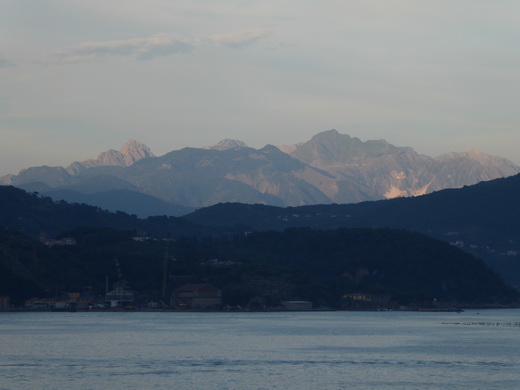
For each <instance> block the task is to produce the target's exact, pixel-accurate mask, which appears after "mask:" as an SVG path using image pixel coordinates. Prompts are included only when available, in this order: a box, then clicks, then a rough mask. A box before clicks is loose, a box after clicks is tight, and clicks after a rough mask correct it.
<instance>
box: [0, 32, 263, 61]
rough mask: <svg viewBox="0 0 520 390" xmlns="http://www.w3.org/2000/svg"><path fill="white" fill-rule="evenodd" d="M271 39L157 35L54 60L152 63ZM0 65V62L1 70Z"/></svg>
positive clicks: (74, 50) (73, 51) (83, 46)
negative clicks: (199, 49)
mask: <svg viewBox="0 0 520 390" xmlns="http://www.w3.org/2000/svg"><path fill="white" fill-rule="evenodd" d="M268 35H270V32H269V31H266V30H244V31H235V32H231V33H227V34H215V35H211V36H209V37H204V38H198V39H193V40H192V41H189V40H185V39H184V40H182V39H178V38H172V37H170V36H167V35H155V36H152V37H147V38H134V39H126V40H118V41H101V42H83V43H80V44H79V45H77V46H75V47H70V48H67V49H64V50H61V51H59V52H57V53H55V54H54V57H55V58H58V59H60V60H65V61H67V62H84V61H89V60H96V59H102V58H108V57H130V58H135V59H137V60H151V59H153V58H155V57H164V56H171V55H174V54H178V53H189V52H191V51H193V49H194V48H195V46H196V45H199V44H201V43H210V44H212V45H219V46H221V45H222V46H229V47H233V48H237V49H240V48H243V47H246V46H249V45H252V44H254V43H255V42H257V41H258V40H260V39H262V38H264V37H266V36H268ZM0 61H1V60H0ZM6 63H7V62H6ZM1 64H2V63H1V62H0V66H1Z"/></svg>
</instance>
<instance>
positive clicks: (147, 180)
mask: <svg viewBox="0 0 520 390" xmlns="http://www.w3.org/2000/svg"><path fill="white" fill-rule="evenodd" d="M519 172H520V167H518V166H516V165H515V164H513V163H512V162H511V161H509V160H506V159H503V158H501V157H496V156H490V155H487V154H485V153H482V152H479V151H475V150H472V151H469V152H466V153H447V154H444V155H442V156H440V157H437V158H432V157H429V156H426V155H422V154H418V153H417V152H415V150H414V149H412V148H410V147H398V146H394V145H392V144H390V143H388V142H387V141H385V140H371V141H365V142H363V141H361V140H360V139H358V138H355V137H351V136H349V135H346V134H340V133H338V132H337V131H336V130H329V131H325V132H322V133H319V134H317V135H315V136H314V137H313V138H312V139H311V140H309V141H306V142H300V143H298V144H295V145H289V146H288V145H284V146H281V147H275V146H272V145H267V146H265V147H264V148H261V149H254V148H250V147H248V146H247V145H246V144H245V143H243V142H241V141H237V140H230V139H226V140H224V141H221V142H220V143H218V144H217V145H214V146H209V147H205V148H184V149H181V150H176V151H172V152H170V153H167V154H165V155H163V156H160V157H156V156H155V155H154V154H153V153H152V152H151V150H150V149H149V148H148V147H147V146H146V145H144V144H142V143H141V142H139V141H135V140H130V141H128V142H127V143H126V144H125V145H124V146H123V147H122V148H121V150H119V151H115V150H109V151H107V152H104V153H101V154H100V155H99V156H98V158H97V159H96V160H87V161H83V162H75V163H72V164H71V165H69V166H68V167H67V168H63V167H33V168H28V169H24V170H22V171H21V172H20V173H19V174H18V175H8V176H5V177H3V178H0V184H8V185H14V186H19V187H21V188H24V189H28V190H37V191H39V192H41V193H43V194H49V195H50V196H58V194H60V193H61V196H66V192H63V191H62V190H67V191H74V192H77V193H80V194H95V193H96V192H103V193H104V195H103V198H104V199H105V204H111V205H117V204H118V202H117V200H118V198H115V199H114V200H112V201H110V202H109V201H108V200H107V199H106V196H107V193H111V192H110V191H113V190H127V191H134V192H137V193H142V194H145V195H147V196H148V198H143V201H144V202H145V203H146V202H152V203H154V206H153V207H151V206H150V207H143V209H141V208H140V206H141V205H143V206H144V203H142V204H141V203H140V202H138V203H136V204H133V205H132V204H129V203H128V202H127V203H126V204H125V206H124V207H125V208H123V204H124V202H119V204H121V209H122V211H126V212H129V213H132V214H137V215H141V216H144V213H145V211H144V209H147V210H152V209H153V210H157V207H156V206H157V204H159V203H160V201H164V202H168V203H171V204H173V205H175V206H184V207H189V208H200V207H206V206H211V205H213V204H217V203H221V202H241V203H262V204H269V205H276V206H302V205H312V204H328V203H356V202H361V201H369V200H380V199H390V198H396V197H407V196H417V195H424V194H427V193H431V192H434V191H438V190H441V189H445V188H459V187H462V186H465V185H472V184H475V183H478V182H480V181H485V180H491V179H495V178H499V177H507V176H512V175H514V174H516V173H519ZM68 194H69V195H70V192H68ZM116 194H117V196H122V193H121V192H113V195H114V196H116ZM73 198H74V197H72V196H69V197H64V198H62V199H64V200H68V201H73ZM76 198H78V196H76ZM98 198H99V197H98ZM154 198H156V199H155V200H154ZM55 199H58V198H55ZM145 199H147V200H145ZM96 205H98V206H102V205H101V204H100V203H99V202H98V203H96ZM113 207H117V206H113ZM128 207H130V208H128ZM111 210H112V211H116V210H115V209H113V208H111ZM178 210H182V209H180V208H179V209H178ZM170 212H172V209H171V208H165V209H164V213H163V214H167V213H170ZM179 212H180V211H179ZM177 215H181V214H177Z"/></svg>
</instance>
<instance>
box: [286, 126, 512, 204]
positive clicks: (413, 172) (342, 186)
mask: <svg viewBox="0 0 520 390" xmlns="http://www.w3.org/2000/svg"><path fill="white" fill-rule="evenodd" d="M281 150H285V151H287V153H288V154H289V155H291V156H292V157H294V158H296V159H298V160H299V161H301V162H303V163H305V164H308V165H310V166H313V167H316V168H319V169H321V170H323V171H325V172H328V173H329V174H330V175H331V176H333V177H334V179H333V180H332V183H330V182H323V183H316V185H317V186H318V188H320V190H321V191H323V192H324V193H325V194H327V196H329V197H330V199H331V200H332V201H333V202H335V203H354V202H359V201H365V200H380V199H390V198H396V197H402V196H418V195H424V194H427V193H431V192H434V191H439V190H442V189H445V188H460V187H463V186H465V185H471V184H476V183H478V182H481V181H487V180H492V179H496V178H500V177H508V176H512V175H515V174H517V173H518V172H520V167H518V166H516V165H515V164H513V163H512V162H511V161H509V160H506V159H504V158H501V157H495V156H490V155H487V154H484V153H482V152H479V151H476V150H472V151H470V152H467V153H448V154H445V155H442V156H440V157H438V158H432V157H429V156H426V155H421V154H418V153H417V152H415V151H414V150H413V149H412V148H409V147H396V146H394V145H391V144H389V143H388V142H386V141H384V140H378V141H366V142H362V141H361V140H359V139H358V138H352V137H350V136H349V135H346V134H339V133H338V132H337V131H336V130H330V131H326V132H323V133H320V134H317V135H316V136H314V137H313V138H312V139H311V140H310V141H307V142H304V143H300V144H297V145H293V146H284V147H283V148H281Z"/></svg>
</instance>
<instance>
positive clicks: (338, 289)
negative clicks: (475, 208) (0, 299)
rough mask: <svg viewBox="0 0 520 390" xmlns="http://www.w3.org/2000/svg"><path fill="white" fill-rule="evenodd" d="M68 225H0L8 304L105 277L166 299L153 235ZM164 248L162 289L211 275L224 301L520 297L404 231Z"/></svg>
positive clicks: (100, 286) (96, 283) (513, 300)
mask: <svg viewBox="0 0 520 390" xmlns="http://www.w3.org/2000/svg"><path fill="white" fill-rule="evenodd" d="M68 234H69V235H71V236H73V237H75V238H76V240H77V245H75V246H63V247H47V246H44V245H41V244H40V243H38V242H36V241H35V240H29V239H27V238H26V237H24V236H22V235H21V234H18V233H15V232H12V231H9V230H5V229H0V295H8V296H10V297H11V300H12V302H13V303H15V304H16V305H22V304H23V301H24V300H25V299H28V298H31V297H33V296H39V297H54V296H58V295H60V294H63V293H67V292H81V293H82V294H83V293H85V292H88V295H90V296H93V297H102V296H103V294H104V291H105V280H106V279H108V280H110V281H111V282H113V281H117V280H121V278H124V280H125V281H126V282H128V283H129V285H130V286H131V287H132V289H134V290H136V291H138V292H139V294H140V295H141V296H142V297H143V301H141V303H143V304H145V305H146V303H147V301H146V300H144V299H147V300H155V301H158V300H165V299H167V298H164V297H163V296H162V295H161V288H162V281H163V277H162V271H163V260H164V245H165V244H164V243H163V242H162V241H156V240H150V241H142V242H141V241H135V240H133V239H132V235H131V234H130V233H128V232H121V231H116V230H113V229H99V228H83V229H76V230H73V231H70V232H68ZM169 253H170V254H172V255H174V256H175V260H174V261H173V260H172V261H170V265H169V278H168V290H167V296H170V295H171V293H172V290H173V289H174V288H176V287H179V286H181V285H183V284H186V283H210V284H212V285H214V286H216V287H218V288H219V289H221V290H222V291H223V299H224V302H223V303H224V304H227V305H240V306H242V307H254V306H256V307H259V306H261V307H265V306H267V307H276V306H278V305H279V304H280V302H281V301H284V300H309V301H312V302H314V304H315V307H329V308H338V309H340V308H350V307H351V306H350V305H352V303H353V302H352V301H349V299H348V298H346V297H348V296H349V295H350V294H365V295H367V294H369V295H371V296H374V297H376V298H374V301H373V302H372V303H373V304H374V305H377V306H368V308H372V309H374V308H376V307H378V308H397V307H399V306H402V305H406V306H409V307H416V308H433V309H435V308H437V307H443V308H446V307H460V306H463V307H465V306H496V305H515V304H518V299H519V297H518V292H517V291H515V290H513V289H512V288H510V287H508V286H506V285H505V284H504V283H503V282H502V281H501V279H500V278H499V277H498V276H497V275H496V274H494V273H493V272H492V271H491V270H490V269H489V268H487V267H486V266H485V265H484V263H483V262H482V261H480V260H478V259H476V258H474V257H472V256H471V255H469V254H467V253H465V252H463V251H461V250H459V249H458V248H455V247H453V246H451V245H449V244H446V243H443V242H441V241H438V240H434V239H431V238H428V237H426V236H422V235H419V234H417V233H410V232H406V231H396V230H390V229H382V230H377V229H339V230H336V231H315V230H312V229H306V228H300V229H288V230H287V231H285V232H258V233H251V234H249V235H247V236H246V237H245V236H242V237H240V238H239V237H237V238H235V239H227V240H222V239H219V240H211V239H196V238H188V237H185V238H180V239H178V240H175V241H172V242H170V244H169ZM116 259H117V261H116ZM144 297H146V298H144ZM436 304H438V305H439V306H436ZM365 308H367V307H365Z"/></svg>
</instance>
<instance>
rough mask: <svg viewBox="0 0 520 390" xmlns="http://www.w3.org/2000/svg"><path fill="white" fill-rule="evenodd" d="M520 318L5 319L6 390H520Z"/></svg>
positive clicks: (1, 328) (1, 319)
mask: <svg viewBox="0 0 520 390" xmlns="http://www.w3.org/2000/svg"><path fill="white" fill-rule="evenodd" d="M519 314H520V311H518V310H489V311H480V313H478V312H476V311H467V312H464V313H459V314H457V313H411V312H376V313H360V312H305V313H303V312H302V313H175V312H165V313H0V346H1V355H0V378H1V379H0V390H14V389H16V390H18V389H20V390H21V389H24V390H32V389H71V390H78V389H172V388H175V389H299V390H304V389H346V388H348V389H472V390H475V389H517V388H518V378H519V376H518V375H519V374H518V368H520V364H519V362H520V349H519V348H518V344H519V341H520V337H519V334H520V328H519V327H514V326H507V325H506V324H513V323H515V322H518V320H519V316H518V315H519ZM502 325H503V326H502Z"/></svg>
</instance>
